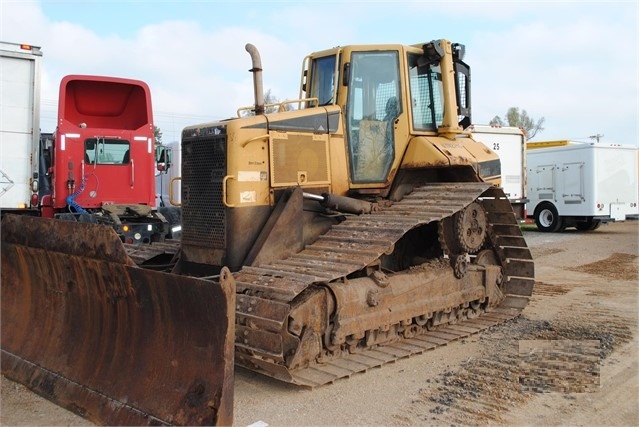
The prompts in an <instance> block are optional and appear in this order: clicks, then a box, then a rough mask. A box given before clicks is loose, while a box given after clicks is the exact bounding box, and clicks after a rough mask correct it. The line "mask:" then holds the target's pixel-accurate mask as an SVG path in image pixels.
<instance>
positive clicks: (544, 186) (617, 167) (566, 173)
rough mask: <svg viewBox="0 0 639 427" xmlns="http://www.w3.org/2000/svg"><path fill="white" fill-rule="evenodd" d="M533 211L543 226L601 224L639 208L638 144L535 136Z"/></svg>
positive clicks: (530, 151)
mask: <svg viewBox="0 0 639 427" xmlns="http://www.w3.org/2000/svg"><path fill="white" fill-rule="evenodd" d="M526 157H527V158H526V161H527V165H528V197H529V199H530V202H529V203H528V207H527V209H528V214H529V215H530V216H532V218H534V220H535V223H536V224H537V228H539V230H541V231H550V232H555V231H562V230H564V229H565V228H566V227H575V228H577V229H578V230H595V229H597V228H598V227H599V225H600V224H602V223H605V222H610V221H624V220H625V219H626V218H628V217H635V216H637V215H638V214H639V208H638V207H637V203H638V200H637V199H638V198H639V194H638V190H637V147H635V146H630V145H619V144H602V143H582V142H574V141H568V140H562V141H543V142H529V143H528V144H527V156H526Z"/></svg>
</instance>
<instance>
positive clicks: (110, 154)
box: [84, 138, 131, 165]
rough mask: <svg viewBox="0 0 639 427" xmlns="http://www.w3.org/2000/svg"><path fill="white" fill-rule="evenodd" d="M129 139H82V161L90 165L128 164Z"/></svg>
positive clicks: (129, 157)
mask: <svg viewBox="0 0 639 427" xmlns="http://www.w3.org/2000/svg"><path fill="white" fill-rule="evenodd" d="M129 146H130V144H129V141H127V140H122V139H110V138H87V139H85V140H84V161H85V163H87V164H92V165H128V164H129V163H131V156H130V150H129V148H130V147H129Z"/></svg>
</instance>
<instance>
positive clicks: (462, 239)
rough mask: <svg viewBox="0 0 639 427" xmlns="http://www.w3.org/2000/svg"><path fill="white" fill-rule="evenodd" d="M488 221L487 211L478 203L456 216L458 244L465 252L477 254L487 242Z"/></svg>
mask: <svg viewBox="0 0 639 427" xmlns="http://www.w3.org/2000/svg"><path fill="white" fill-rule="evenodd" d="M487 224H488V221H487V217H486V211H485V210H484V208H483V207H482V205H481V204H480V203H478V202H473V203H471V204H470V205H468V206H466V207H465V208H464V209H463V210H461V211H460V212H458V213H457V214H455V230H456V232H457V236H456V237H457V244H458V245H459V247H460V248H461V250H462V251H463V252H468V253H471V254H472V253H476V252H477V251H479V250H480V249H481V248H482V246H483V244H484V241H485V240H486V227H487Z"/></svg>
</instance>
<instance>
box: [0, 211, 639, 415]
mask: <svg viewBox="0 0 639 427" xmlns="http://www.w3.org/2000/svg"><path fill="white" fill-rule="evenodd" d="M638 231H639V223H638V222H637V221H627V222H624V223H615V224H609V225H604V226H602V227H600V228H599V229H598V230H596V231H593V232H578V231H576V230H572V229H569V230H566V231H565V232H563V233H557V234H548V233H540V232H537V231H536V229H535V228H534V226H526V227H524V236H525V237H526V240H527V242H528V245H529V246H530V248H531V250H532V252H533V256H534V258H535V270H536V282H537V283H536V286H535V290H534V292H533V297H532V300H531V302H530V304H529V305H528V306H527V307H526V309H525V310H524V312H523V314H522V316H520V317H519V318H518V319H515V320H513V321H510V322H508V323H506V324H502V325H499V326H496V327H493V328H491V329H489V330H487V331H485V332H483V333H480V334H477V335H473V336H470V337H468V338H465V339H462V340H459V341H455V342H453V343H450V344H448V345H447V346H444V347H440V348H437V349H436V350H434V351H431V352H427V353H424V354H421V355H418V356H413V357H410V358H407V359H402V360H399V361H397V362H395V363H392V364H389V365H385V366H383V367H381V368H375V369H372V370H370V371H369V372H366V373H364V374H357V375H354V376H353V377H351V378H349V379H346V380H339V381H337V382H336V383H334V384H332V385H329V386H324V387H320V388H317V389H314V390H308V389H299V388H296V387H294V386H291V385H288V384H283V383H280V382H277V381H275V380H272V379H270V378H266V377H263V376H261V375H258V374H255V373H252V372H249V371H246V370H244V369H241V368H237V369H236V378H235V381H236V382H235V410H234V411H235V424H236V425H243V426H249V425H255V426H265V425H270V426H285V425H304V426H308V425H361V426H371V425H380V426H390V425H396V426H411V425H575V426H585V425H614V426H625V425H628V426H635V425H639V405H638V404H637V403H638V401H639V375H638V360H639V358H638V357H637V356H638V354H637V353H638V348H639V347H638V340H637V326H638V314H637V313H638V309H639V289H638V285H637V283H638V279H639V267H638V254H639V247H638V245H639V243H638V242H639V239H638V236H639V233H638ZM1 392H2V395H1V397H2V402H1V406H0V410H1V411H0V423H1V424H2V425H33V426H36V425H38V426H44V425H49V426H53V425H91V424H90V423H89V422H87V421H86V420H84V419H82V418H80V417H77V416H76V415H74V414H72V413H71V412H68V411H66V410H64V409H62V408H60V407H58V406H55V405H53V404H52V403H50V402H48V401H46V400H44V399H42V398H41V397H39V396H37V395H35V394H33V393H31V392H30V391H29V390H27V389H26V388H25V387H23V386H22V385H19V384H16V383H14V382H12V381H10V380H8V379H6V378H4V377H3V378H2V384H1Z"/></svg>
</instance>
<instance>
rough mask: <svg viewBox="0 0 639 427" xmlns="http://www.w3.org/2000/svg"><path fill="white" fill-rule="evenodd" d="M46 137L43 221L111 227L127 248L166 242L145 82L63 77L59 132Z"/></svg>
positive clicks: (110, 78) (151, 114)
mask: <svg viewBox="0 0 639 427" xmlns="http://www.w3.org/2000/svg"><path fill="white" fill-rule="evenodd" d="M41 140H42V141H43V155H44V156H43V157H44V159H45V165H46V173H45V177H44V178H45V179H43V180H41V183H42V185H41V186H40V190H41V191H40V194H41V195H42V196H41V198H40V207H41V210H42V216H46V217H60V218H62V219H77V220H80V221H89V222H98V223H108V224H112V225H113V226H114V227H115V229H116V231H117V232H118V234H119V235H120V237H121V239H122V240H123V241H124V242H125V243H150V242H153V241H161V240H163V239H164V236H166V235H167V234H168V232H169V230H168V226H169V225H168V222H167V221H166V219H165V218H164V217H163V216H162V215H160V214H159V213H158V212H157V211H156V210H154V209H153V208H154V206H155V178H154V175H155V174H154V169H155V165H156V150H155V144H154V136H153V113H152V110H151V95H150V91H149V88H148V86H147V85H146V83H144V82H142V81H139V80H131V79H123V78H116V77H104V76H81V75H70V76H66V77H64V78H63V79H62V82H61V83H60V97H59V103H58V124H57V128H56V131H55V133H54V134H53V138H52V140H51V141H48V140H47V139H45V138H41ZM47 154H48V155H47ZM160 160H162V159H160ZM166 166H167V165H166V162H159V163H158V167H160V168H164V167H166Z"/></svg>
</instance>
